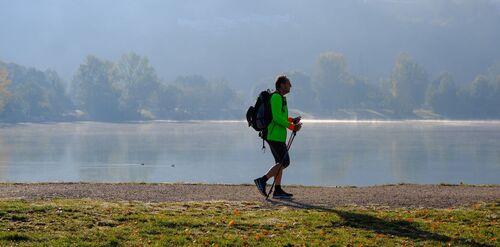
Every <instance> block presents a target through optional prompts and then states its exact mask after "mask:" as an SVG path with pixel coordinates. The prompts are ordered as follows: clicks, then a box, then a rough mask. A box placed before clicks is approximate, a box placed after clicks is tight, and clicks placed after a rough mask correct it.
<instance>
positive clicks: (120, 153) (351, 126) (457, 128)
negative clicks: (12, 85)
mask: <svg viewBox="0 0 500 247" xmlns="http://www.w3.org/2000/svg"><path fill="white" fill-rule="evenodd" d="M261 146H262V141H261V139H259V137H258V136H257V132H255V131H253V129H251V128H248V127H247V125H246V122H243V121H187V122H175V121H152V122H134V123H98V122H77V123H44V124H35V123H25V124H2V125H0V182H77V181H84V182H168V183H171V182H187V183H191V182H194V183H228V184H239V183H253V179H254V178H256V177H258V176H262V175H263V174H264V173H265V172H266V171H267V169H268V168H269V167H270V166H271V165H272V163H273V162H274V160H273V158H272V155H271V152H270V149H269V147H268V146H267V144H266V152H265V153H263V152H262V150H261ZM290 155H291V165H290V167H289V168H287V169H286V170H285V175H284V178H283V184H285V185H286V184H301V185H318V186H336V185H354V186H365V185H376V184H393V183H419V184H430V183H432V184H437V183H453V184H457V183H460V182H463V183H466V184H499V183H500V121H335V120H324V121H321V120H317V121H312V120H311V121H304V126H303V128H302V130H301V131H300V132H299V133H298V134H297V136H296V138H295V140H294V143H293V145H292V147H291V150H290Z"/></svg>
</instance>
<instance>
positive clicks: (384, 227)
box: [268, 200, 492, 246]
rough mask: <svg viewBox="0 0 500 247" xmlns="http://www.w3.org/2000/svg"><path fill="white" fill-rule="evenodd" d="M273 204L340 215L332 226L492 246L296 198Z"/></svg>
mask: <svg viewBox="0 0 500 247" xmlns="http://www.w3.org/2000/svg"><path fill="white" fill-rule="evenodd" d="M268 202H270V203H271V204H273V205H283V206H288V207H293V208H298V209H314V210H318V211H322V212H329V213H335V214H337V215H338V216H340V217H341V218H342V219H343V220H344V223H342V224H340V225H339V224H338V223H336V222H332V227H333V228H335V227H338V226H347V227H353V228H358V229H365V230H370V231H373V232H376V233H379V234H388V235H394V236H399V237H406V238H410V239H414V240H424V241H426V240H430V241H437V242H442V243H443V244H446V243H450V242H452V243H454V244H460V245H464V246H492V245H488V244H483V243H478V242H475V241H473V240H471V239H463V238H451V237H448V236H446V235H442V234H438V233H433V232H429V231H425V230H422V229H419V228H418V225H417V224H415V223H412V222H408V221H405V220H384V219H380V218H377V217H375V216H371V215H368V214H362V213H355V212H349V211H344V210H337V209H331V208H325V207H322V206H317V205H311V204H307V203H302V202H299V201H296V200H268Z"/></svg>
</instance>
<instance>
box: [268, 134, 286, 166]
mask: <svg viewBox="0 0 500 247" xmlns="http://www.w3.org/2000/svg"><path fill="white" fill-rule="evenodd" d="M267 144H269V147H270V148H271V153H273V157H274V161H275V162H276V164H277V163H279V162H281V161H282V160H283V163H282V165H283V168H287V167H288V166H289V165H290V156H289V155H288V150H286V144H285V143H284V142H277V141H269V140H267Z"/></svg>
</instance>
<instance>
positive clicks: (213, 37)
mask: <svg viewBox="0 0 500 247" xmlns="http://www.w3.org/2000/svg"><path fill="white" fill-rule="evenodd" d="M499 6H500V1H498V0H455V1H453V0H405V1H396V0H364V1H363V0H345V1H330V0H325V1H305V0H304V1H298V0H294V1H290V0H282V1H234V0H226V1H224V0H217V1H215V0H214V1H186V0H182V1H162V0H142V1H139V0H136V1H130V0H109V1H105V0H85V1H69V0H65V1H56V0H52V1H45V0H32V1H25V0H16V1H12V0H0V35H1V36H0V60H3V61H6V62H14V63H19V64H21V65H26V66H34V67H37V68H39V69H46V68H52V69H55V70H56V71H57V72H58V73H60V74H61V75H62V76H63V77H64V78H65V79H67V80H70V79H71V77H72V75H73V74H74V72H75V71H76V69H77V68H78V65H79V64H80V63H81V62H82V61H83V60H84V58H85V56H87V55H89V54H92V55H96V56H98V57H102V58H107V59H111V60H116V59H118V58H119V56H120V55H121V54H123V53H126V52H136V53H138V54H139V55H143V56H147V57H148V58H149V59H150V61H151V63H152V64H153V66H154V67H155V68H156V70H157V72H158V74H159V75H160V77H162V78H164V79H166V80H172V79H174V78H175V77H177V76H180V75H187V74H200V75H203V76H206V77H208V78H225V79H226V80H228V81H229V82H231V83H233V84H235V85H238V86H237V87H240V88H247V87H249V86H250V85H251V84H252V83H255V82H256V81H258V80H260V79H262V78H266V77H269V76H274V75H275V74H277V73H280V72H287V71H291V70H299V71H303V72H305V73H309V74H310V73H312V68H313V66H314V63H315V59H316V58H317V57H318V55H319V54H320V53H321V52H326V51H334V52H339V53H342V54H344V55H345V57H346V59H347V62H348V65H349V67H350V68H351V70H352V71H353V72H354V73H356V74H358V75H361V76H366V77H368V78H369V79H370V81H373V82H376V81H378V79H379V78H381V77H387V76H388V75H389V73H390V71H391V69H392V65H393V63H394V60H395V58H396V57H397V55H398V54H399V53H400V52H403V51H405V52H409V53H410V54H411V55H412V56H413V57H414V58H415V60H416V61H417V62H419V63H420V64H421V65H423V66H424V68H425V69H426V70H427V71H428V72H429V73H430V75H431V77H432V76H433V75H435V74H436V73H438V72H440V71H444V70H447V71H450V72H451V73H452V74H453V75H454V77H455V79H456V80H457V82H458V83H462V82H468V81H470V80H472V79H473V78H474V76H475V75H476V74H478V73H480V72H482V71H483V70H484V69H486V68H487V67H488V66H490V65H491V64H492V63H494V62H495V61H500V45H499V44H500V7H499Z"/></svg>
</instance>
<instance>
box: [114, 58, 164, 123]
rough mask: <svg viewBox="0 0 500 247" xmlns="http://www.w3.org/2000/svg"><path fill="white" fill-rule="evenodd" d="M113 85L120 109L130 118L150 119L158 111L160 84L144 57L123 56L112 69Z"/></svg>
mask: <svg viewBox="0 0 500 247" xmlns="http://www.w3.org/2000/svg"><path fill="white" fill-rule="evenodd" d="M112 81H113V85H114V86H115V87H116V88H117V89H119V91H120V93H121V95H120V108H121V109H122V110H123V111H124V112H126V113H127V115H128V116H129V117H131V118H151V117H154V115H150V114H152V113H153V112H156V111H158V97H159V95H158V90H159V89H160V82H159V80H158V77H157V75H156V71H155V69H154V68H153V67H152V66H151V65H150V64H149V61H148V59H147V58H145V57H141V56H139V55H137V54H135V53H129V54H125V55H123V56H122V57H121V58H120V60H119V61H118V63H116V65H115V66H114V68H113V78H112Z"/></svg>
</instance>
